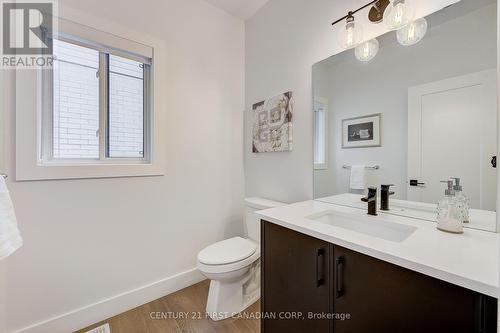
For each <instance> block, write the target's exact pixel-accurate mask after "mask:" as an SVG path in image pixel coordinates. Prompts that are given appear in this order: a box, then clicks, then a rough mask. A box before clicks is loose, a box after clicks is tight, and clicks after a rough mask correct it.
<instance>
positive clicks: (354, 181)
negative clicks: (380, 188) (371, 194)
mask: <svg viewBox="0 0 500 333" xmlns="http://www.w3.org/2000/svg"><path fill="white" fill-rule="evenodd" d="M350 187H351V189H352V190H364V189H366V167H365V166H364V165H353V166H352V167H351V180H350Z"/></svg>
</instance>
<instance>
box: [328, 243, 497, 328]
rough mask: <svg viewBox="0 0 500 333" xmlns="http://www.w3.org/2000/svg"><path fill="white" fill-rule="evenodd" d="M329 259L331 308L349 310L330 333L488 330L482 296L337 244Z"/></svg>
mask: <svg viewBox="0 0 500 333" xmlns="http://www.w3.org/2000/svg"><path fill="white" fill-rule="evenodd" d="M332 263H333V264H334V269H333V271H334V311H335V312H336V313H347V314H350V319H349V320H345V321H340V320H335V321H334V332H335V333H353V332H355V333H387V332H391V333H422V332H443V333H444V332H450V333H451V332H453V333H473V332H477V333H479V332H488V330H486V329H485V328H484V318H481V317H484V316H483V315H481V313H484V304H485V300H484V297H485V296H481V295H479V294H477V293H475V292H472V291H470V290H467V289H464V288H461V287H457V286H454V285H452V284H449V283H446V282H443V281H440V280H437V279H434V278H431V277H428V276H425V275H422V274H419V273H416V272H413V271H410V270H407V269H404V268H401V267H398V266H395V265H392V264H389V263H386V262H383V261H380V260H378V259H375V258H372V257H368V256H365V255H362V254H359V253H356V252H353V251H350V250H347V249H344V248H341V247H337V246H335V247H334V256H333V260H332ZM486 303H487V302H486ZM490 303H491V302H490ZM493 332H494V331H493Z"/></svg>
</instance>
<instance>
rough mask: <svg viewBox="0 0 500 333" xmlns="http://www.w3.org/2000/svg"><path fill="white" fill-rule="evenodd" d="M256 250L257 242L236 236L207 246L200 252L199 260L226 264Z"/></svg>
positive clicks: (204, 262) (246, 256) (205, 262)
mask: <svg viewBox="0 0 500 333" xmlns="http://www.w3.org/2000/svg"><path fill="white" fill-rule="evenodd" d="M255 251H257V244H255V243H254V242H252V241H249V240H248V239H244V238H241V237H235V238H231V239H226V240H223V241H222V242H218V243H215V244H213V245H210V246H208V247H206V248H205V249H204V250H202V251H201V252H200V253H199V254H198V260H199V261H200V262H201V263H203V264H205V265H226V264H232V263H234V262H238V261H241V260H243V259H246V258H248V257H250V256H251V255H252V254H254V253H255Z"/></svg>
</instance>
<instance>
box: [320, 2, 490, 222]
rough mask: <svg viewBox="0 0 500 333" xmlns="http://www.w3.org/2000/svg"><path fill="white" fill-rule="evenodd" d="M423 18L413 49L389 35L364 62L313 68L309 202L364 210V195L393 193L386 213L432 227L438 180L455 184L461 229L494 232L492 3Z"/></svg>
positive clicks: (338, 59)
mask: <svg viewBox="0 0 500 333" xmlns="http://www.w3.org/2000/svg"><path fill="white" fill-rule="evenodd" d="M426 19H427V22H428V31H427V34H426V35H425V37H424V38H423V39H422V40H421V41H420V42H419V43H418V44H415V45H413V46H403V45H401V44H400V43H398V41H397V38H396V33H395V32H390V33H387V34H385V35H383V36H380V37H378V38H377V39H378V41H379V44H380V49H379V52H378V54H377V55H376V57H375V58H373V59H372V60H371V61H369V62H361V61H359V60H357V58H356V57H355V55H354V51H353V50H347V51H345V52H343V53H340V54H337V55H335V56H332V57H330V58H328V59H325V60H323V61H321V62H319V63H317V64H315V65H314V67H313V88H314V92H313V96H314V107H313V112H314V127H315V130H314V196H315V199H316V200H320V201H324V202H329V203H334V204H339V205H346V206H351V207H356V208H360V209H366V203H363V202H361V197H362V196H363V195H365V194H366V191H367V188H368V187H373V186H376V187H377V188H378V189H379V193H380V188H381V185H394V186H393V187H391V191H394V192H395V194H394V195H393V196H391V200H390V208H389V211H387V213H390V214H397V215H403V216H410V217H414V218H420V219H423V220H426V221H430V222H433V221H434V222H435V221H436V218H437V214H436V206H437V203H438V202H439V201H440V200H441V199H442V198H443V197H444V195H445V190H446V188H447V186H448V184H447V183H442V181H448V180H453V178H459V179H460V186H462V187H463V193H465V194H466V195H467V196H468V197H469V199H470V206H471V211H470V222H469V223H468V224H467V225H466V226H467V227H470V228H477V229H482V230H488V231H496V202H497V172H496V154H497V125H498V119H497V91H498V90H497V4H496V1H495V0H462V1H460V2H458V3H456V4H454V5H452V6H450V7H447V8H445V9H443V10H441V11H439V12H436V13H434V14H432V15H430V16H428V17H427V18H426ZM453 181H454V182H455V183H454V185H456V182H457V180H453Z"/></svg>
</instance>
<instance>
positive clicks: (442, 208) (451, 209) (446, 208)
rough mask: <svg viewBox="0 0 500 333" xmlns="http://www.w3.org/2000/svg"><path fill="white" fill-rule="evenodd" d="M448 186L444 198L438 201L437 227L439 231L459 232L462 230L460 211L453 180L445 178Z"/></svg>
mask: <svg viewBox="0 0 500 333" xmlns="http://www.w3.org/2000/svg"><path fill="white" fill-rule="evenodd" d="M441 183H446V184H447V185H448V188H447V189H446V191H445V192H444V198H443V199H442V200H441V201H440V202H439V203H438V216H437V228H438V229H439V230H441V231H445V232H451V233H454V234H461V233H463V232H464V226H463V217H462V211H461V210H460V207H459V205H458V203H457V200H456V198H455V190H454V189H453V181H452V180H445V181H442V182H441Z"/></svg>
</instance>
